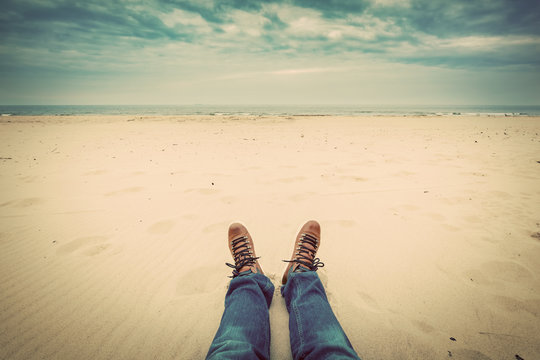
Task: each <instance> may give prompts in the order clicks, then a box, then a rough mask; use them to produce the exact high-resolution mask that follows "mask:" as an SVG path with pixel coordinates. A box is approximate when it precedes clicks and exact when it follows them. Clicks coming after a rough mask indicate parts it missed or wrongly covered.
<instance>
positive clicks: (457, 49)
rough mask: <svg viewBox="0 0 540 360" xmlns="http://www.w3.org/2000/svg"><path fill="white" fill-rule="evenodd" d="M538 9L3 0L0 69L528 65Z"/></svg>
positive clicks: (72, 73) (194, 71)
mask: <svg viewBox="0 0 540 360" xmlns="http://www.w3.org/2000/svg"><path fill="white" fill-rule="evenodd" d="M538 18H540V2H538V1H536V0H535V1H532V0H476V1H470V0H453V1H446V0H358V1H349V0H268V1H259V0H220V1H218V0H148V1H146V0H124V1H122V0H119V1H108V0H88V1H86V2H82V1H80V2H79V1H70V0H4V1H3V11H2V12H0V40H1V41H0V75H2V76H3V77H4V78H5V79H6V81H5V82H4V83H6V84H7V82H10V83H16V82H17V81H18V79H20V78H26V77H27V78H29V79H30V78H31V77H30V75H33V78H34V79H44V80H43V81H44V82H46V81H49V80H48V79H50V78H51V77H53V76H56V77H64V78H66V79H71V80H73V79H75V80H77V81H79V79H81V78H84V77H86V78H87V79H90V78H92V79H95V78H100V77H102V78H107V77H108V78H115V77H117V78H119V79H127V78H130V77H131V78H136V77H138V76H139V77H145V76H147V77H148V78H151V77H152V76H161V75H160V74H166V76H165V75H163V77H164V78H171V79H172V80H173V83H175V84H176V83H186V82H189V81H197V79H199V80H200V81H201V83H204V82H207V81H208V80H207V79H226V78H227V77H228V78H229V79H244V80H246V81H247V80H248V79H261V78H265V79H270V78H272V79H276V78H280V79H284V78H304V77H308V76H313V77H314V78H321V79H322V78H323V77H324V78H325V79H329V78H330V77H331V76H338V75H342V73H340V71H342V70H336V69H349V70H350V69H354V68H355V66H360V65H361V64H364V63H366V62H369V63H370V64H376V63H381V64H390V65H391V64H405V66H409V65H411V64H419V65H421V66H426V67H432V68H434V69H437V68H441V67H443V68H447V69H469V70H477V69H481V70H484V69H486V68H493V69H496V70H497V71H500V70H503V69H508V70H509V71H515V70H516V69H521V70H522V71H529V72H535V73H536V72H538V71H539V70H540V61H539V60H538V59H540V27H539V26H538ZM349 70H348V71H349ZM350 71H358V70H350ZM494 71H495V70H494ZM302 74H303V75H305V76H296V75H302ZM71 80H70V81H71ZM75 80H73V81H75ZM122 81H124V80H122ZM276 81H277V80H276ZM0 100H1V99H0Z"/></svg>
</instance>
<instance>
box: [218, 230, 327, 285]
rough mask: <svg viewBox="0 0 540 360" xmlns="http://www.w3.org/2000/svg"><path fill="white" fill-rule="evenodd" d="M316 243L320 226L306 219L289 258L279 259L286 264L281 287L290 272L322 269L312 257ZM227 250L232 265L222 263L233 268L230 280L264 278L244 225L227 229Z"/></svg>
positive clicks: (317, 242)
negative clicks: (256, 274) (255, 276)
mask: <svg viewBox="0 0 540 360" xmlns="http://www.w3.org/2000/svg"><path fill="white" fill-rule="evenodd" d="M320 244H321V226H320V225H319V223H318V222H317V221H314V220H310V221H308V222H307V223H305V224H304V226H302V228H301V229H300V231H299V232H298V235H297V236H296V241H295V243H294V249H293V253H292V256H291V259H290V260H283V261H285V262H288V263H289V265H288V266H287V269H286V270H285V273H284V274H283V278H282V280H281V282H282V284H283V285H285V284H286V283H287V278H288V276H289V274H290V273H291V272H304V271H317V269H318V268H319V267H323V266H324V263H322V262H321V261H320V260H319V258H316V257H315V255H316V254H317V250H318V249H319V246H320ZM229 250H230V251H231V254H232V257H233V258H234V262H235V264H234V265H233V264H229V263H226V264H227V266H229V267H231V268H233V269H234V270H233V272H232V273H233V275H232V276H231V277H232V278H235V277H237V276H242V275H248V274H252V273H259V274H263V275H264V273H263V271H262V268H261V266H260V265H259V262H258V261H257V259H259V257H257V256H256V255H255V247H254V246H253V239H252V238H251V235H250V234H249V232H248V230H247V229H246V227H245V226H244V225H242V224H239V223H234V224H231V226H229Z"/></svg>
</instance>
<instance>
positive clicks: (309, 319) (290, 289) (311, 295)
mask: <svg viewBox="0 0 540 360" xmlns="http://www.w3.org/2000/svg"><path fill="white" fill-rule="evenodd" d="M281 293H282V294H283V296H284V297H285V304H286V305H287V310H288V311H289V334H290V340H291V351H292V354H293V358H294V359H295V360H296V359H360V358H359V357H358V355H357V354H356V352H355V351H354V349H353V347H352V345H351V343H350V342H349V339H348V338H347V335H345V332H344V331H343V329H342V328H341V325H340V324H339V322H338V320H337V319H336V316H335V315H334V312H333V311H332V308H331V307H330V304H329V303H328V298H327V297H326V292H325V291H324V287H323V285H322V283H321V280H320V279H319V276H318V275H317V273H316V272H314V271H307V272H300V273H292V272H291V273H289V275H288V280H287V284H286V285H285V286H283V287H282V288H281Z"/></svg>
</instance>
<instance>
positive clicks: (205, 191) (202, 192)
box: [184, 188, 219, 195]
mask: <svg viewBox="0 0 540 360" xmlns="http://www.w3.org/2000/svg"><path fill="white" fill-rule="evenodd" d="M191 192H196V193H198V194H200V195H213V194H217V193H218V192H219V190H217V189H204V188H199V189H187V190H185V191H184V193H191Z"/></svg>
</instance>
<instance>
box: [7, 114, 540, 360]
mask: <svg viewBox="0 0 540 360" xmlns="http://www.w3.org/2000/svg"><path fill="white" fill-rule="evenodd" d="M0 139H1V141H0V167H1V178H0V189H1V193H0V359H126V360H127V359H200V358H204V356H205V355H206V352H207V350H208V347H209V345H210V342H211V341H212V338H213V336H214V334H215V331H216V330H217V327H218V325H219V320H220V317H221V314H222V311H223V300H224V296H225V292H226V289H227V284H228V282H229V280H230V279H229V278H228V277H227V276H228V275H230V270H231V269H230V268H228V267H226V266H225V264H224V263H225V262H229V261H231V258H230V254H229V252H228V247H227V243H226V239H227V228H228V225H229V224H230V223H231V222H233V221H240V222H242V223H243V224H245V225H246V226H247V228H248V229H249V231H250V233H251V235H252V236H253V239H254V241H255V246H256V249H257V254H258V255H259V256H261V259H260V260H259V261H260V263H261V266H262V268H263V270H264V271H265V273H266V274H267V275H268V276H269V277H270V278H271V279H272V281H273V282H274V284H275V285H276V293H275V295H274V299H273V303H272V306H271V308H270V321H271V327H272V343H271V357H272V359H291V353H290V348H289V337H288V313H287V310H286V308H285V303H284V300H283V298H282V297H281V295H280V294H279V284H280V279H281V275H282V271H283V269H284V263H283V262H282V261H281V260H283V259H287V258H288V257H289V256H290V252H291V247H292V246H293V241H294V237H295V236H296V233H297V231H298V228H299V227H300V226H301V225H302V224H303V223H304V222H305V221H306V220H309V219H316V220H318V221H319V222H320V223H321V226H322V244H321V248H320V250H319V254H318V255H319V257H320V258H321V260H322V261H323V262H324V263H325V264H326V266H325V267H324V268H322V269H321V270H319V275H320V277H321V279H322V281H323V283H324V285H325V287H326V289H327V293H328V297H329V300H330V303H331V305H332V307H333V309H334V312H335V313H336V316H337V317H338V319H339V320H340V322H341V325H342V326H343V328H344V329H345V331H346V333H347V335H348V336H349V339H350V340H351V343H352V344H353V346H354V347H355V349H356V351H357V352H358V354H359V355H360V357H362V359H449V358H451V359H478V360H485V359H493V360H497V359H525V360H534V359H540V318H539V316H540V275H539V274H540V118H538V117H504V116H501V117H488V116H471V117H468V116H434V117H429V116H422V117H410V116H409V117H404V116H396V117H378V116H373V117H332V116H313V117H312V116H296V117H295V116H282V117H270V116H167V117H151V116H73V117H71V116H42V117H18V116H6V117H1V118H0Z"/></svg>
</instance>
